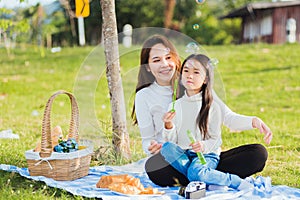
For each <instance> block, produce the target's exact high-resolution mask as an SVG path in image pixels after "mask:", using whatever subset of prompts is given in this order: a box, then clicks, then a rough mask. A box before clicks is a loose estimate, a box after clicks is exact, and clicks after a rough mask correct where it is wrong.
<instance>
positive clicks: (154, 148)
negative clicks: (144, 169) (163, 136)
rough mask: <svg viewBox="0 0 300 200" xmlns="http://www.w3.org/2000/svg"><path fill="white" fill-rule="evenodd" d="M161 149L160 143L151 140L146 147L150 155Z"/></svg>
mask: <svg viewBox="0 0 300 200" xmlns="http://www.w3.org/2000/svg"><path fill="white" fill-rule="evenodd" d="M161 147H162V144H161V143H158V142H157V141H155V140H152V141H151V143H150V146H149V147H148V150H149V152H150V153H151V154H157V153H158V152H159V151H160V149H161Z"/></svg>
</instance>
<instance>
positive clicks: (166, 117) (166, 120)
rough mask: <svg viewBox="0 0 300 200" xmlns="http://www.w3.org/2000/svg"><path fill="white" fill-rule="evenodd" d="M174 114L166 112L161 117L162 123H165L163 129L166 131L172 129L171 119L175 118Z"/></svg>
mask: <svg viewBox="0 0 300 200" xmlns="http://www.w3.org/2000/svg"><path fill="white" fill-rule="evenodd" d="M175 114H176V113H175V112H171V111H170V112H167V113H166V114H164V116H163V122H164V123H165V128H166V129H172V128H173V123H172V119H173V118H174V117H175Z"/></svg>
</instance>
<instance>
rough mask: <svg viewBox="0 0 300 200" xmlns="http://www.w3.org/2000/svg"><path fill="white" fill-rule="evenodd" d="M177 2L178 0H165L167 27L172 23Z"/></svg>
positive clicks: (165, 23) (165, 24)
mask: <svg viewBox="0 0 300 200" xmlns="http://www.w3.org/2000/svg"><path fill="white" fill-rule="evenodd" d="M175 4H176V0H165V11H164V14H165V20H164V26H165V28H170V27H171V25H172V19H173V14H174V8H175Z"/></svg>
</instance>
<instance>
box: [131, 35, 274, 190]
mask: <svg viewBox="0 0 300 200" xmlns="http://www.w3.org/2000/svg"><path fill="white" fill-rule="evenodd" d="M180 68H181V62H180V58H179V55H178V53H177V51H176V49H175V47H174V46H173V44H172V43H171V42H170V41H169V40H167V39H166V38H165V37H164V36H161V35H154V36H152V37H150V38H149V39H147V40H146V41H145V42H144V44H143V47H142V50H141V55H140V71H139V75H138V83H137V86H136V97H135V103H134V106H133V110H132V118H133V121H134V123H135V124H137V125H138V126H139V129H140V133H141V138H142V147H143V149H144V151H145V153H147V154H148V155H152V156H151V157H150V158H149V159H148V160H147V162H146V166H145V168H146V172H147V174H148V176H149V178H150V179H151V180H152V181H153V182H154V183H155V184H157V185H160V186H172V185H174V184H178V183H179V184H181V185H186V184H188V183H189V180H188V179H187V178H186V177H185V176H184V175H183V174H181V173H179V172H178V171H177V170H175V169H174V168H173V167H172V166H170V165H169V164H168V163H167V162H166V161H165V160H164V158H163V157H162V156H161V154H160V153H159V151H160V149H161V146H162V143H163V142H164V139H163V137H162V131H163V128H164V124H163V121H162V117H163V115H164V113H166V112H167V108H168V105H169V104H170V103H171V102H172V95H173V90H172V88H173V87H172V85H173V83H174V76H175V75H176V72H177V73H180ZM181 91H182V90H181ZM213 97H214V101H215V102H217V103H218V104H219V105H220V108H221V111H222V119H223V120H224V125H225V126H227V127H228V128H230V129H233V130H247V129H252V128H258V129H259V130H260V131H261V133H264V134H265V141H266V142H267V143H269V142H270V141H271V139H272V132H271V131H270V129H269V128H268V127H267V126H266V125H265V124H264V122H263V121H261V120H260V119H259V118H257V117H249V116H244V115H239V114H237V113H234V112H232V111H231V110H230V109H229V108H228V107H227V106H226V105H225V104H224V103H223V102H222V101H221V100H220V99H219V98H218V97H217V96H216V95H215V93H213ZM266 160H267V151H266V149H265V147H264V146H262V145H260V144H249V145H243V146H239V147H236V148H234V149H230V150H228V151H226V152H222V153H221V155H220V162H219V165H218V169H219V170H220V171H223V172H229V173H234V174H237V175H239V176H240V177H247V176H250V175H252V174H254V173H256V172H259V171H262V170H263V168H264V165H265V162H266ZM162 176H164V178H163V179H162V178H161V177H162Z"/></svg>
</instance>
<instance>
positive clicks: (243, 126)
mask: <svg viewBox="0 0 300 200" xmlns="http://www.w3.org/2000/svg"><path fill="white" fill-rule="evenodd" d="M213 98H214V101H215V102H216V103H217V104H219V106H220V109H221V112H222V119H223V123H224V125H225V126H227V127H228V128H230V129H232V130H249V129H252V118H253V117H250V116H245V115H240V114H237V113H235V112H232V111H231V110H230V109H229V108H228V107H227V106H226V105H225V104H224V103H223V102H222V101H221V100H220V99H219V97H218V96H217V95H216V94H215V93H213ZM171 102H172V88H171V86H160V85H158V84H157V83H156V82H154V83H153V84H151V85H150V86H149V87H146V88H143V89H141V90H140V91H138V92H137V93H136V97H135V112H136V117H137V121H138V126H139V129H140V133H141V138H142V146H143V149H144V151H145V152H146V153H147V154H150V152H149V151H148V147H149V146H150V142H151V140H156V141H157V142H161V143H163V142H164V139H163V137H162V132H163V127H164V124H163V121H162V117H163V115H164V114H165V113H166V112H167V109H168V106H169V104H170V103H171Z"/></svg>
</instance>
